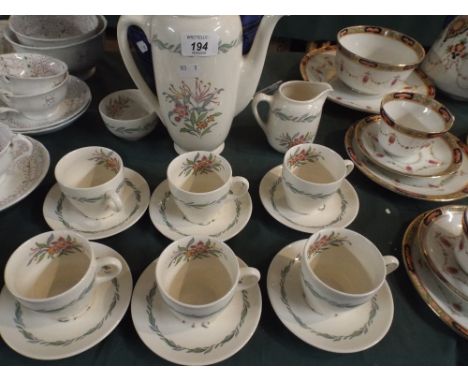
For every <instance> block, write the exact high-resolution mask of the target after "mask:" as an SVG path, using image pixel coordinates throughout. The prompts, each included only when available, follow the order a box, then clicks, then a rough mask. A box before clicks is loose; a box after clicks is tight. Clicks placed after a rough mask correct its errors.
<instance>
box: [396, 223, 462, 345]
mask: <svg viewBox="0 0 468 382" xmlns="http://www.w3.org/2000/svg"><path fill="white" fill-rule="evenodd" d="M423 216H424V214H421V215H419V216H418V217H416V218H415V219H414V220H413V221H412V222H411V223H410V225H409V226H408V228H407V229H406V232H405V234H404V236H403V241H402V244H401V248H402V252H403V254H402V255H403V256H402V257H403V262H404V264H405V269H406V272H407V273H408V276H409V278H410V280H411V282H412V283H413V285H414V287H415V288H416V290H417V292H418V293H419V295H420V296H421V298H422V299H423V300H424V302H425V303H426V304H427V305H428V306H429V308H431V310H432V311H433V312H434V313H435V314H436V316H437V317H439V318H440V319H441V320H442V321H443V322H444V323H445V324H446V325H448V326H449V327H450V328H451V329H453V330H454V331H455V332H456V333H458V334H459V335H461V336H462V337H464V338H465V339H468V303H466V302H464V301H463V299H461V298H459V297H457V296H456V295H454V294H453V293H450V291H448V290H447V289H446V288H445V287H444V286H442V285H441V284H440V283H439V282H438V280H437V278H436V277H435V276H434V274H433V273H432V272H431V270H430V269H429V267H428V265H427V264H426V262H425V261H424V258H423V255H422V254H421V251H420V249H419V246H418V241H417V240H416V237H417V231H418V227H419V225H420V223H421V221H422V218H423Z"/></svg>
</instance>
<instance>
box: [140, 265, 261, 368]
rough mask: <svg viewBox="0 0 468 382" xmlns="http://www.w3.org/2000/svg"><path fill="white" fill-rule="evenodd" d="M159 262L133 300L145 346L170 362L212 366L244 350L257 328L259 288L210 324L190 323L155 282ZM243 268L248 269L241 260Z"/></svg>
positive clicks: (145, 275) (238, 296)
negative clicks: (172, 307) (174, 310)
mask: <svg viewBox="0 0 468 382" xmlns="http://www.w3.org/2000/svg"><path fill="white" fill-rule="evenodd" d="M156 262H157V260H155V261H153V262H152V263H151V264H150V265H149V266H148V267H147V268H146V269H145V271H144V272H143V273H142V275H141V276H140V278H139V280H138V282H137V283H136V285H135V289H134V291H133V297H132V305H131V312H132V319H133V324H134V325H135V329H136V331H137V333H138V335H139V336H140V338H141V340H142V341H143V342H144V344H145V345H146V346H147V347H148V348H149V349H150V350H151V351H153V352H154V353H156V354H157V355H159V356H160V357H161V358H164V359H165V360H167V361H169V362H173V363H176V364H180V365H209V364H213V363H217V362H221V361H223V360H225V359H227V358H229V357H231V356H232V355H234V354H235V353H237V352H238V351H239V350H240V349H242V348H243V347H244V346H245V344H246V343H247V342H248V341H249V340H250V338H251V337H252V335H253V334H254V332H255V330H256V329H257V326H258V322H259V320H260V314H261V311H262V297H261V294H260V287H259V286H258V285H255V286H254V287H252V288H250V289H247V290H244V291H240V292H237V293H236V294H235V295H234V297H233V299H232V300H231V302H230V303H229V304H228V305H227V307H226V308H225V309H224V310H223V311H222V312H220V313H219V314H218V315H217V316H216V317H215V318H214V319H213V320H212V321H211V322H210V321H209V320H207V321H206V322H200V321H197V322H189V321H185V320H183V319H182V318H181V317H180V316H176V315H175V314H173V313H172V312H171V311H170V310H169V308H168V307H167V305H166V304H165V303H164V301H163V300H162V297H161V294H160V292H159V291H158V288H157V285H156V279H155V267H156ZM239 264H240V266H241V267H245V266H247V265H246V264H245V263H244V262H243V261H242V260H241V259H239Z"/></svg>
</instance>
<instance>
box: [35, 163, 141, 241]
mask: <svg viewBox="0 0 468 382" xmlns="http://www.w3.org/2000/svg"><path fill="white" fill-rule="evenodd" d="M124 182H125V183H124V185H123V187H122V189H121V191H119V194H120V197H121V199H122V202H123V208H122V210H121V211H120V212H116V213H114V214H113V215H111V216H109V217H106V218H104V219H100V220H98V219H93V218H89V217H86V216H85V215H83V214H82V213H81V212H79V211H78V210H77V209H76V208H75V207H73V205H72V204H71V203H70V202H69V201H68V200H67V199H66V197H65V195H64V194H62V192H61V191H60V188H59V186H58V184H55V185H54V186H53V187H52V188H51V190H50V191H49V193H48V194H47V196H46V198H45V201H44V205H43V208H42V213H43V215H44V219H45V221H46V222H47V224H48V225H49V227H50V228H52V229H54V230H61V229H69V230H72V231H75V232H77V233H79V234H81V235H82V236H84V237H86V238H87V239H89V240H97V239H104V238H106V237H110V236H113V235H116V234H118V233H120V232H122V231H124V230H126V229H128V228H130V227H131V226H132V225H134V224H135V223H136V222H137V221H138V220H139V219H140V218H141V217H142V216H143V214H144V213H145V211H146V209H147V208H148V204H149V199H150V190H149V186H148V183H146V180H145V179H144V178H143V177H142V176H141V175H140V174H138V173H137V172H136V171H133V170H131V169H129V168H124Z"/></svg>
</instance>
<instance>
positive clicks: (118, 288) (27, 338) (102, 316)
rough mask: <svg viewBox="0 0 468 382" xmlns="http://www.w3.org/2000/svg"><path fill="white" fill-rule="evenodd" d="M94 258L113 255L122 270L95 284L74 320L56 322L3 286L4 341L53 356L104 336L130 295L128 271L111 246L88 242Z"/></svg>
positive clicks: (32, 354) (27, 352)
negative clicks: (91, 299) (91, 298)
mask: <svg viewBox="0 0 468 382" xmlns="http://www.w3.org/2000/svg"><path fill="white" fill-rule="evenodd" d="M91 246H92V248H93V250H95V251H96V255H97V258H99V257H103V256H113V257H116V258H118V259H119V260H120V261H121V262H122V272H121V273H120V274H119V276H117V277H116V278H115V279H113V280H112V281H110V282H107V283H103V284H101V285H99V286H98V287H97V290H96V294H95V296H94V303H93V304H92V305H91V307H90V309H89V310H88V311H87V312H86V313H84V314H83V315H81V316H80V317H79V318H78V319H76V320H70V321H67V322H58V321H56V320H52V319H51V318H48V317H44V315H43V314H41V313H37V312H33V311H31V310H29V309H27V308H23V307H22V306H21V305H20V304H19V303H18V302H17V301H16V300H15V299H14V298H13V296H12V295H11V294H10V292H8V290H7V289H6V287H3V290H2V292H1V294H0V333H1V335H2V338H3V340H4V341H5V343H6V344H7V345H8V346H10V347H11V348H12V349H13V350H14V351H16V352H18V353H20V354H22V355H24V356H25V357H29V358H33V359H40V360H54V359H62V358H67V357H71V356H73V355H76V354H79V353H82V352H84V351H85V350H88V349H89V348H91V347H93V346H95V345H96V344H98V343H99V342H101V341H102V340H103V339H104V338H106V337H107V336H108V335H109V334H110V333H111V332H112V331H113V330H114V329H115V327H116V326H117V325H118V324H119V322H120V320H121V319H122V317H123V316H124V314H125V312H126V311H127V308H128V305H129V303H130V297H131V295H132V275H131V273H130V268H129V267H128V264H127V263H126V261H125V259H124V258H123V257H122V256H120V255H119V254H118V253H117V252H116V251H114V250H113V249H112V248H109V247H107V246H105V245H103V244H99V243H91Z"/></svg>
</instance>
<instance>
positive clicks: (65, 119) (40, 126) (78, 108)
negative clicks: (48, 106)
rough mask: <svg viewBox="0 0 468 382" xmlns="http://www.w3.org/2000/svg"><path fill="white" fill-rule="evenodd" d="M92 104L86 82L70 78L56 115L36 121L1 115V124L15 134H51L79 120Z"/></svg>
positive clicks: (20, 116) (19, 116)
mask: <svg viewBox="0 0 468 382" xmlns="http://www.w3.org/2000/svg"><path fill="white" fill-rule="evenodd" d="M90 104H91V91H90V90H89V87H88V85H87V84H86V82H84V81H82V80H80V79H79V78H77V77H74V76H71V75H70V76H69V77H68V84H67V94H66V96H65V99H64V100H63V101H62V102H61V103H60V105H59V106H58V109H57V110H56V111H55V112H54V114H53V115H52V116H50V117H48V118H46V119H44V120H40V121H35V120H31V119H28V118H26V117H24V116H23V115H22V114H17V113H4V114H0V122H3V123H5V124H6V125H8V126H9V127H10V129H11V130H12V131H14V132H15V133H22V134H28V135H35V134H37V135H38V134H44V133H50V132H53V131H56V130H60V129H62V128H64V127H66V126H68V125H70V124H71V123H72V122H73V121H75V120H76V119H77V118H79V117H80V116H81V115H82V114H83V113H84V112H85V111H86V110H87V109H88V107H89V105H90Z"/></svg>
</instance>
